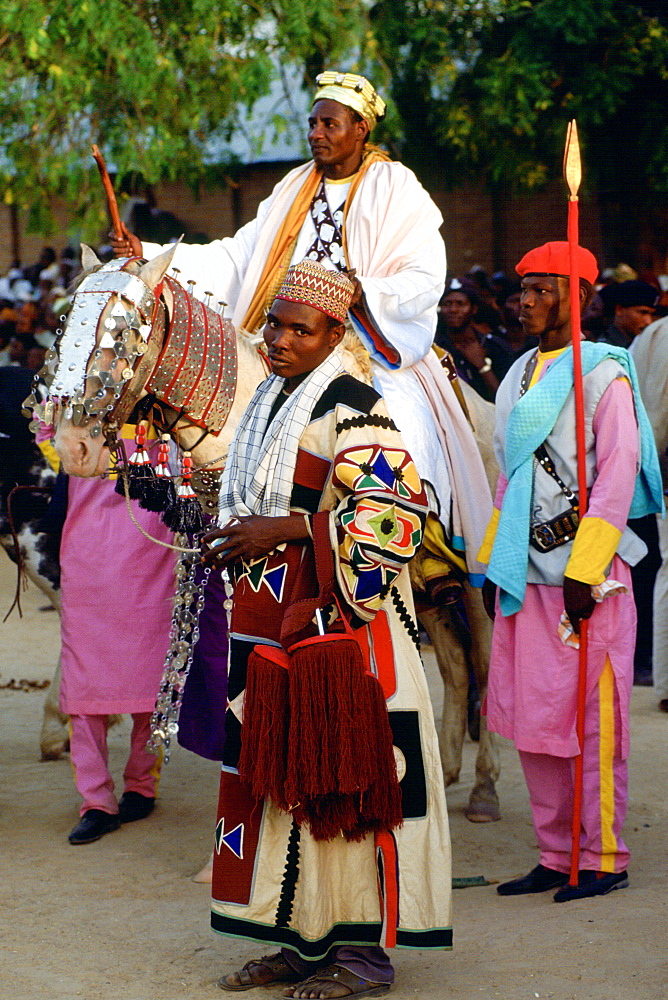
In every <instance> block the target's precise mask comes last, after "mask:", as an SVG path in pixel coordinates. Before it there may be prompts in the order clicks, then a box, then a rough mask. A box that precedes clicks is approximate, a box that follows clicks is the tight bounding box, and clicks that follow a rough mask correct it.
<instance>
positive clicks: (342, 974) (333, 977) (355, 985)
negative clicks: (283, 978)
mask: <svg viewBox="0 0 668 1000" xmlns="http://www.w3.org/2000/svg"><path fill="white" fill-rule="evenodd" d="M331 985H341V986H345V987H346V989H347V990H348V993H345V994H344V997H379V996H382V995H383V994H384V993H389V992H390V984H389V983H373V982H371V981H370V980H369V979H361V978H360V976H356V975H355V974H354V972H350V970H349V969H345V968H344V967H343V966H342V965H326V966H325V967H324V968H323V969H319V970H318V972H316V973H315V974H314V975H313V976H310V977H309V978H308V979H305V980H304V981H303V982H301V983H297V985H296V986H294V987H291V988H290V989H287V990H283V996H284V997H294V994H295V993H296V992H301V990H302V989H304V988H306V987H309V988H310V989H311V990H313V989H318V987H320V988H321V989H323V988H325V989H326V988H327V986H331Z"/></svg>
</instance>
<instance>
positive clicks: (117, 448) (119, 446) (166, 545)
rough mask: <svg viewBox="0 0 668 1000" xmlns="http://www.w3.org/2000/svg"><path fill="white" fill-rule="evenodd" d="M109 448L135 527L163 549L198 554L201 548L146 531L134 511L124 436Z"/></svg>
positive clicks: (116, 439)
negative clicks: (172, 542)
mask: <svg viewBox="0 0 668 1000" xmlns="http://www.w3.org/2000/svg"><path fill="white" fill-rule="evenodd" d="M107 442H109V438H107ZM109 450H110V452H111V453H112V455H113V456H114V458H115V459H116V469H117V473H116V474H117V475H118V476H119V477H120V478H121V481H122V483H123V492H124V494H125V506H126V507H127V509H128V514H129V515H130V520H131V521H132V523H133V524H134V526H135V528H137V530H138V531H139V532H141V534H142V535H143V536H144V538H147V539H148V541H149V542H154V543H155V545H160V546H162V548H163V549H171V550H172V551H173V552H181V553H186V554H188V555H196V554H198V553H199V549H192V548H186V547H184V546H183V545H172V544H171V543H170V542H163V541H162V539H161V538H154V537H153V535H150V534H149V533H148V531H145V530H144V528H142V526H141V524H140V523H139V521H138V520H137V518H136V517H135V513H134V511H133V509H132V503H131V498H130V484H129V482H128V477H127V474H126V473H125V471H124V470H125V469H127V466H128V456H127V452H126V450H125V443H124V441H123V439H122V438H115V439H114V441H113V446H112V444H111V443H110V444H109ZM119 452H120V455H121V458H122V460H123V466H122V468H121V466H119V463H118V454H119Z"/></svg>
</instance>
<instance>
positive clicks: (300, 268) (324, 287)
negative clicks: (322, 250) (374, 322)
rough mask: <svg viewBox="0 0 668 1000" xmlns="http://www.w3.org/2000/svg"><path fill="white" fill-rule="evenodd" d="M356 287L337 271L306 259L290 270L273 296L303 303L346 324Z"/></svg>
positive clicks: (286, 300)
mask: <svg viewBox="0 0 668 1000" xmlns="http://www.w3.org/2000/svg"><path fill="white" fill-rule="evenodd" d="M354 294H355V285H354V284H353V282H352V281H351V280H350V278H347V277H346V275H345V274H342V273H341V272H340V271H329V270H328V269H327V268H326V267H325V266H324V265H323V264H321V263H320V261H317V260H311V259H310V258H308V257H307V258H306V260H302V261H301V262H300V263H299V264H295V265H294V266H293V267H291V268H289V270H288V273H287V274H286V275H285V278H284V279H283V284H282V285H281V287H280V288H279V290H278V292H277V293H276V298H277V299H283V300H284V301H285V302H303V303H304V305H307V306H311V307H312V308H313V309H319V310H320V312H323V313H325V314H326V315H327V316H331V317H332V319H338V320H339V322H340V323H345V320H346V316H347V315H348V309H349V308H350V303H351V302H352V299H353V295H354Z"/></svg>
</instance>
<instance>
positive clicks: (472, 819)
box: [464, 805, 501, 823]
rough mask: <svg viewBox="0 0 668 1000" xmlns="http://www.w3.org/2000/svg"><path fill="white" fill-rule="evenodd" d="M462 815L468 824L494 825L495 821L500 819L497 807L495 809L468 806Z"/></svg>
mask: <svg viewBox="0 0 668 1000" xmlns="http://www.w3.org/2000/svg"><path fill="white" fill-rule="evenodd" d="M464 815H465V816H466V818H467V820H468V821H469V823H495V822H496V820H497V819H501V811H500V810H499V808H498V807H497V808H496V809H492V808H490V807H489V806H484V807H482V808H481V806H480V805H476V806H469V807H468V808H467V809H466V811H465V813H464Z"/></svg>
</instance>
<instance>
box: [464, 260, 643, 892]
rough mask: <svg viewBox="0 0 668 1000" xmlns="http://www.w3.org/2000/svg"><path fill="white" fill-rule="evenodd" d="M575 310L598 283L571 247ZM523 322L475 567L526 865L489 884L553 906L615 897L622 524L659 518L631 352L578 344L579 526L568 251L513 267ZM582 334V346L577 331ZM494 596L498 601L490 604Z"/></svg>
mask: <svg viewBox="0 0 668 1000" xmlns="http://www.w3.org/2000/svg"><path fill="white" fill-rule="evenodd" d="M578 271H579V274H580V276H581V279H580V285H581V287H580V298H581V302H582V304H583V305H585V304H586V302H587V301H588V299H589V298H590V297H591V290H592V285H593V282H594V281H595V280H596V277H597V275H598V266H597V264H596V260H595V258H594V256H593V255H592V254H591V253H590V252H589V251H588V250H585V249H583V248H579V254H578ZM517 272H518V274H520V275H521V277H522V293H521V309H520V320H521V322H522V325H523V327H524V329H525V332H526V333H527V334H528V335H535V336H538V337H539V347H538V349H537V350H536V351H533V352H532V353H531V354H530V355H528V356H527V355H523V356H522V357H521V358H519V359H518V360H517V361H516V362H515V364H514V365H513V367H512V368H511V369H510V371H509V372H508V375H507V376H506V378H505V379H504V381H503V383H502V384H501V387H500V389H499V392H498V394H497V398H496V411H497V414H496V415H497V427H496V438H495V445H496V451H497V458H498V460H499V466H500V469H501V474H500V476H499V483H498V488H497V492H496V498H495V501H494V508H495V509H494V514H493V517H492V521H491V522H490V526H489V529H488V533H487V537H486V539H485V543H484V545H483V549H482V551H481V552H480V553H479V558H480V559H482V560H483V561H486V562H488V563H489V566H488V571H487V580H486V581H485V585H484V587H483V596H484V597H485V600H486V606H487V607H488V609H489V613H490V615H491V616H492V617H494V615H495V617H494V636H493V641H492V657H491V661H490V672H489V687H488V691H487V718H488V726H489V728H490V729H491V730H492V731H494V732H497V733H500V734H501V735H502V736H505V737H507V738H508V739H511V740H513V742H514V743H515V746H516V747H517V749H518V750H519V753H520V760H521V763H522V767H523V770H524V775H525V778H526V782H527V786H528V789H529V797H530V801H531V810H532V814H533V822H534V829H535V832H536V837H537V840H538V846H539V849H540V858H539V864H538V865H537V866H536V867H535V868H534V869H533V870H532V871H531V872H529V874H528V875H526V876H524V877H523V878H518V879H514V880H513V881H511V882H506V883H505V884H503V885H500V886H499V887H498V889H497V891H498V892H499V893H500V894H501V895H503V896H510V895H521V894H524V893H533V892H544V891H546V890H548V889H553V888H556V889H557V892H556V894H555V897H554V898H555V900H556V901H557V902H562V901H565V900H570V899H579V898H582V897H585V896H596V895H603V894H605V893H607V892H610V891H611V890H613V889H620V888H623V887H624V886H626V885H627V884H628V878H627V871H626V867H627V862H628V859H629V852H628V849H627V847H626V845H625V843H624V841H623V839H622V835H621V829H622V824H623V822H624V816H625V813H626V801H627V756H628V750H629V722H628V717H629V700H630V694H631V686H632V684H633V649H634V640H635V626H636V615H635V606H634V602H633V597H632V595H631V593H630V590H631V573H630V566H632V565H634V564H635V563H636V562H637V561H638V560H639V559H640V558H642V556H643V555H644V551H645V546H644V543H642V542H641V541H640V540H639V539H638V538H637V537H636V536H635V535H634V534H633V532H631V531H630V530H629V529H628V528H627V527H626V522H627V519H628V517H629V513H631V516H633V517H638V516H643V515H644V514H647V513H651V512H652V511H658V510H661V509H662V486H661V477H660V474H659V468H658V460H657V456H656V448H655V446H654V442H653V438H652V432H651V428H650V426H649V422H648V420H647V415H646V413H645V410H644V407H643V405H642V401H641V399H640V395H639V392H638V387H637V379H636V374H635V368H634V366H633V362H632V361H631V360H630V358H629V355H628V352H627V351H625V350H623V349H621V348H617V347H612V346H608V345H604V344H592V343H589V342H587V341H584V342H583V343H582V365H583V374H584V406H585V435H586V444H587V454H586V464H587V478H588V482H589V484H590V496H589V503H588V507H587V512H586V515H585V516H584V517H583V518H582V519H581V520H580V519H579V515H578V500H577V496H576V491H577V456H576V443H575V414H574V401H573V351H572V346H571V340H572V335H573V334H572V330H571V316H570V302H569V291H568V289H569V282H568V277H567V275H568V273H569V258H568V244H567V243H565V242H557V243H547V244H545V245H544V246H542V247H539V248H537V249H536V250H532V251H530V252H529V253H528V254H526V255H525V256H524V257H523V258H522V260H521V261H520V263H519V264H518V265H517ZM578 335H579V333H578ZM497 587H498V591H499V592H498V594H497ZM583 619H590V622H589V649H588V660H587V670H588V673H587V703H586V711H585V738H584V747H582V748H581V747H579V746H578V740H577V735H576V728H575V725H576V695H577V682H578V657H579V654H578V651H577V649H576V648H573V647H574V642H576V641H577V635H578V634H579V628H580V622H581V621H582V620H583ZM580 750H582V753H583V756H584V786H583V810H582V833H581V839H580V865H581V870H580V874H579V882H578V885H577V886H570V885H567V882H568V878H569V876H568V873H569V870H570V854H571V821H572V813H573V758H574V757H575V756H577V754H578V753H579V752H580Z"/></svg>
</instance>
